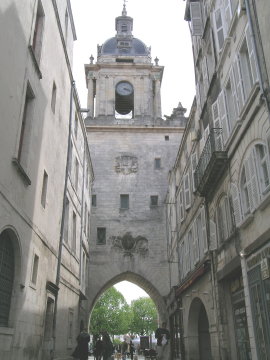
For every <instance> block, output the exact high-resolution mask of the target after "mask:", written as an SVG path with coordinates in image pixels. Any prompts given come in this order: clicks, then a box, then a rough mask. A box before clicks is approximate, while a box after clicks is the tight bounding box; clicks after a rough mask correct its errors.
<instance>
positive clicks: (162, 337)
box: [155, 322, 170, 360]
mask: <svg viewBox="0 0 270 360" xmlns="http://www.w3.org/2000/svg"><path fill="white" fill-rule="evenodd" d="M155 338H156V339H157V360H168V359H169V351H170V349H169V346H168V344H169V340H170V332H169V330H168V329H166V322H163V323H162V325H161V327H159V328H158V329H157V330H156V332H155Z"/></svg>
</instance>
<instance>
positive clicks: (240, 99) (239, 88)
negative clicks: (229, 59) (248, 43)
mask: <svg viewBox="0 0 270 360" xmlns="http://www.w3.org/2000/svg"><path fill="white" fill-rule="evenodd" d="M233 74H234V81H235V88H236V93H237V98H236V99H237V103H238V110H239V113H240V112H241V110H242V108H243V105H244V92H243V85H242V79H241V72H240V65H239V59H238V56H236V59H235V61H234V63H233Z"/></svg>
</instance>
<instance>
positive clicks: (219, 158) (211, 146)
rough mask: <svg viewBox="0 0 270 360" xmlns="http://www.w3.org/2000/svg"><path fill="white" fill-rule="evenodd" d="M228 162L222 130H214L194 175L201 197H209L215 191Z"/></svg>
mask: <svg viewBox="0 0 270 360" xmlns="http://www.w3.org/2000/svg"><path fill="white" fill-rule="evenodd" d="M227 162H228V157H227V151H224V148H223V140H222V129H219V128H212V129H211V130H210V134H209V136H208V138H207V140H206V142H205V146H204V148H203V151H202V154H201V156H200V159H199V161H198V165H197V167H196V170H195V174H194V177H195V186H196V190H197V191H198V192H199V194H200V195H201V196H207V195H209V194H210V193H211V191H213V190H214V188H215V185H216V184H217V182H218V180H219V179H220V177H221V175H222V174H223V171H224V170H225V168H226V166H227Z"/></svg>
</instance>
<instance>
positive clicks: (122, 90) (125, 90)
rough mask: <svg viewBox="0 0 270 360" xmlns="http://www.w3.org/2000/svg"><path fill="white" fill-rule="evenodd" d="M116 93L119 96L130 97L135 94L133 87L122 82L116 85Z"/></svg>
mask: <svg viewBox="0 0 270 360" xmlns="http://www.w3.org/2000/svg"><path fill="white" fill-rule="evenodd" d="M116 92H117V93H118V94H119V95H122V96H128V95H130V94H132V93H133V86H132V85H131V84H130V83H128V82H126V81H122V82H120V83H118V84H117V85H116Z"/></svg>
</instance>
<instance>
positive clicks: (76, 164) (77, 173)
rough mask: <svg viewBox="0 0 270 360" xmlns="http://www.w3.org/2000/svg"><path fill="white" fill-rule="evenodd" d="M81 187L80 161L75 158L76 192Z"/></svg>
mask: <svg viewBox="0 0 270 360" xmlns="http://www.w3.org/2000/svg"><path fill="white" fill-rule="evenodd" d="M78 185H79V161H78V159H77V158H75V187H76V190H78Z"/></svg>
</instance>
